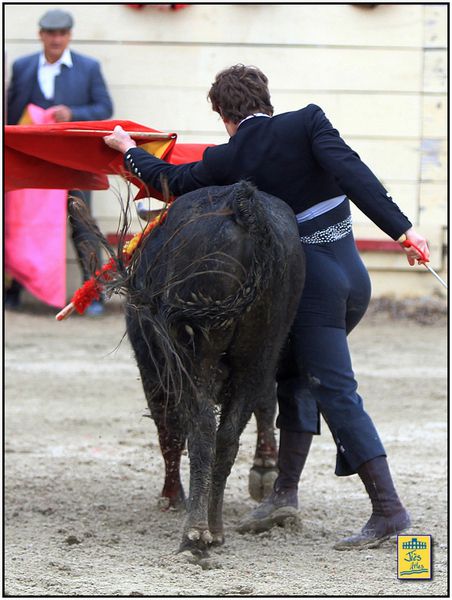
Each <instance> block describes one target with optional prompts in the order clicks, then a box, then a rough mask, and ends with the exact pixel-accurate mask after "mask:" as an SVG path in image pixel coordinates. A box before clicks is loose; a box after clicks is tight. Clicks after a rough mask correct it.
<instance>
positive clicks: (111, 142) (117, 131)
mask: <svg viewBox="0 0 452 600" xmlns="http://www.w3.org/2000/svg"><path fill="white" fill-rule="evenodd" d="M104 142H105V143H106V144H107V146H109V147H110V148H113V150H118V151H119V152H122V153H123V154H124V153H125V152H127V150H129V149H130V148H135V147H136V144H135V142H134V141H133V139H132V138H131V137H130V135H129V134H128V133H126V132H125V131H124V129H123V128H122V127H121V125H116V127H115V128H114V130H113V133H112V134H110V135H107V136H106V137H104Z"/></svg>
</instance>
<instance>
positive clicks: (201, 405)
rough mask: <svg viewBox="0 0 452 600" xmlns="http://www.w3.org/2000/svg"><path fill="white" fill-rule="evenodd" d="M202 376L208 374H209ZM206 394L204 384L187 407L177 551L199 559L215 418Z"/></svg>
mask: <svg viewBox="0 0 452 600" xmlns="http://www.w3.org/2000/svg"><path fill="white" fill-rule="evenodd" d="M206 373H209V370H207V371H206ZM197 383H199V381H198V382H197ZM209 391H210V386H209V385H208V384H206V383H205V382H204V383H202V384H201V385H199V387H198V391H197V393H196V394H195V397H194V398H193V400H192V401H191V402H190V403H189V406H188V409H189V411H190V415H189V418H188V423H189V430H188V454H189V458H190V497H189V501H188V507H187V518H186V520H185V523H184V528H183V533H182V542H181V545H180V548H179V550H180V551H181V552H182V551H185V550H189V551H190V552H191V553H192V554H193V555H194V556H196V557H200V558H202V557H203V556H207V549H208V547H209V546H210V544H211V543H212V535H211V532H210V530H209V526H208V518H207V508H208V499H209V492H210V483H211V475H212V465H213V461H214V456H215V437H216V418H215V412H214V407H213V403H212V400H211V394H210V393H209Z"/></svg>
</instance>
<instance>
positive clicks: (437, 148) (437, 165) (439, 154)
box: [420, 138, 447, 182]
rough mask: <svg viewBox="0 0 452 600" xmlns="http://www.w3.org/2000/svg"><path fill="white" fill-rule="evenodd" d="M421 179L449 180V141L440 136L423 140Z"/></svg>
mask: <svg viewBox="0 0 452 600" xmlns="http://www.w3.org/2000/svg"><path fill="white" fill-rule="evenodd" d="M420 150H421V180H422V181H442V182H445V181H446V180H447V142H446V140H444V139H438V138H423V139H422V141H421V149H420Z"/></svg>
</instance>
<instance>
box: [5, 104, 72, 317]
mask: <svg viewBox="0 0 452 600" xmlns="http://www.w3.org/2000/svg"><path fill="white" fill-rule="evenodd" d="M28 112H29V115H30V117H31V119H32V121H33V123H36V124H44V123H51V122H53V119H51V118H50V117H49V115H48V113H47V114H46V111H45V110H43V109H41V108H39V107H36V106H33V105H29V106H28ZM66 213H67V191H66V190H45V189H20V190H15V191H12V192H7V193H6V194H5V248H4V250H5V271H6V273H7V274H8V275H11V276H12V277H14V279H16V280H17V281H19V283H21V284H22V285H23V286H24V287H25V288H26V289H27V290H28V291H29V292H30V293H31V294H33V295H34V296H36V298H38V299H39V300H42V301H43V302H45V303H46V304H50V305H51V306H56V307H58V308H60V307H62V306H64V305H65V304H66Z"/></svg>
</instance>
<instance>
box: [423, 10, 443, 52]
mask: <svg viewBox="0 0 452 600" xmlns="http://www.w3.org/2000/svg"><path fill="white" fill-rule="evenodd" d="M447 9H448V7H447V5H446V4H442V5H441V4H433V3H432V4H424V46H425V47H426V48H447V46H448V32H447Z"/></svg>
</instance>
